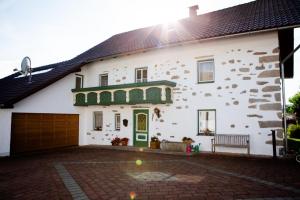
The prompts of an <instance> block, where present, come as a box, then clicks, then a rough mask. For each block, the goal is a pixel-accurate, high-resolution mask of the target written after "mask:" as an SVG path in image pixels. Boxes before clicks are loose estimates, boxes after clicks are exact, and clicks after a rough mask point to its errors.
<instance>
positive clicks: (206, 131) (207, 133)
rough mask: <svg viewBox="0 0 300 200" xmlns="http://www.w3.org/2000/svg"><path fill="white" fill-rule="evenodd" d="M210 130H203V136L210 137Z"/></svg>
mask: <svg viewBox="0 0 300 200" xmlns="http://www.w3.org/2000/svg"><path fill="white" fill-rule="evenodd" d="M211 132H212V131H211V130H209V129H208V128H206V129H204V130H203V133H204V135H211Z"/></svg>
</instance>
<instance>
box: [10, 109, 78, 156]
mask: <svg viewBox="0 0 300 200" xmlns="http://www.w3.org/2000/svg"><path fill="white" fill-rule="evenodd" d="M78 135H79V115H76V114H48V113H13V114H12V126H11V153H12V154H18V153H21V152H26V151H35V150H41V149H51V148H56V147H63V146H74V145H78Z"/></svg>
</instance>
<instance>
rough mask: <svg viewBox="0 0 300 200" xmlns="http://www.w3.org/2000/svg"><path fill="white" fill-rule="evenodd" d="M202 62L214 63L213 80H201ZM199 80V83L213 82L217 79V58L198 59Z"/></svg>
mask: <svg viewBox="0 0 300 200" xmlns="http://www.w3.org/2000/svg"><path fill="white" fill-rule="evenodd" d="M201 63H212V64H213V68H212V72H213V77H212V79H211V80H200V77H201V76H200V72H201V71H200V65H201ZM197 80H198V83H211V82H214V81H215V60H214V59H207V60H198V61H197Z"/></svg>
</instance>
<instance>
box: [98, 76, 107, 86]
mask: <svg viewBox="0 0 300 200" xmlns="http://www.w3.org/2000/svg"><path fill="white" fill-rule="evenodd" d="M99 85H100V86H107V85H108V74H100V75H99Z"/></svg>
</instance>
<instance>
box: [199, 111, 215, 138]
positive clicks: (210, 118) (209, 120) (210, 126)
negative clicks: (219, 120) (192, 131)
mask: <svg viewBox="0 0 300 200" xmlns="http://www.w3.org/2000/svg"><path fill="white" fill-rule="evenodd" d="M215 133H216V110H198V135H214V134H215Z"/></svg>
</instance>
